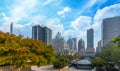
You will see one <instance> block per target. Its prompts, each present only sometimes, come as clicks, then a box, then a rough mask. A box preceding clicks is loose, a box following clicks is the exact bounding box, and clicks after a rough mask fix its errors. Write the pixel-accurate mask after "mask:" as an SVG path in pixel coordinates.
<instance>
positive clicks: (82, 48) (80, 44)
mask: <svg viewBox="0 0 120 71" xmlns="http://www.w3.org/2000/svg"><path fill="white" fill-rule="evenodd" d="M80 51H85V42H84V40H83V39H80V40H79V41H78V52H80Z"/></svg>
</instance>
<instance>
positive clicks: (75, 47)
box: [72, 38, 77, 50]
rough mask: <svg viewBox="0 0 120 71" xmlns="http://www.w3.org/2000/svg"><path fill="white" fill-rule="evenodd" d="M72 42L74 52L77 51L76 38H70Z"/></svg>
mask: <svg viewBox="0 0 120 71" xmlns="http://www.w3.org/2000/svg"><path fill="white" fill-rule="evenodd" d="M72 40H73V41H74V50H77V38H72Z"/></svg>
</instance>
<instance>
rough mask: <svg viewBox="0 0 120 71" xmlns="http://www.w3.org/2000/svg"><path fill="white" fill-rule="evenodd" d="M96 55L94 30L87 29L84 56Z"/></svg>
mask: <svg viewBox="0 0 120 71" xmlns="http://www.w3.org/2000/svg"><path fill="white" fill-rule="evenodd" d="M94 55H95V49H94V30H93V29H92V28H91V29H88V30H87V48H86V51H85V54H84V56H85V57H87V58H88V59H89V58H91V57H93V56H94Z"/></svg>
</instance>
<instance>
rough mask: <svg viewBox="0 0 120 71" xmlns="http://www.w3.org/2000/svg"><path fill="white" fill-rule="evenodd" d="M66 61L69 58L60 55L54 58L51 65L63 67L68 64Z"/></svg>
mask: <svg viewBox="0 0 120 71" xmlns="http://www.w3.org/2000/svg"><path fill="white" fill-rule="evenodd" d="M68 62H69V60H68V59H67V58H66V57H64V56H60V57H58V58H56V59H55V61H54V63H53V67H54V68H63V67H65V66H67V65H68Z"/></svg>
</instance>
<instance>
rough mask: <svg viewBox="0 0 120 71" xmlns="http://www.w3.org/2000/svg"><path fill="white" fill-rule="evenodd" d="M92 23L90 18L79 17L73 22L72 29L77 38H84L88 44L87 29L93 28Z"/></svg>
mask: <svg viewBox="0 0 120 71" xmlns="http://www.w3.org/2000/svg"><path fill="white" fill-rule="evenodd" d="M91 23H92V18H91V17H89V16H79V17H78V18H77V19H75V20H74V21H72V22H71V27H73V28H74V30H73V31H74V32H76V35H77V36H76V37H77V38H78V39H80V38H83V39H84V40H85V42H86V33H87V29H90V28H91V27H92V25H91ZM85 44H86V43H85Z"/></svg>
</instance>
